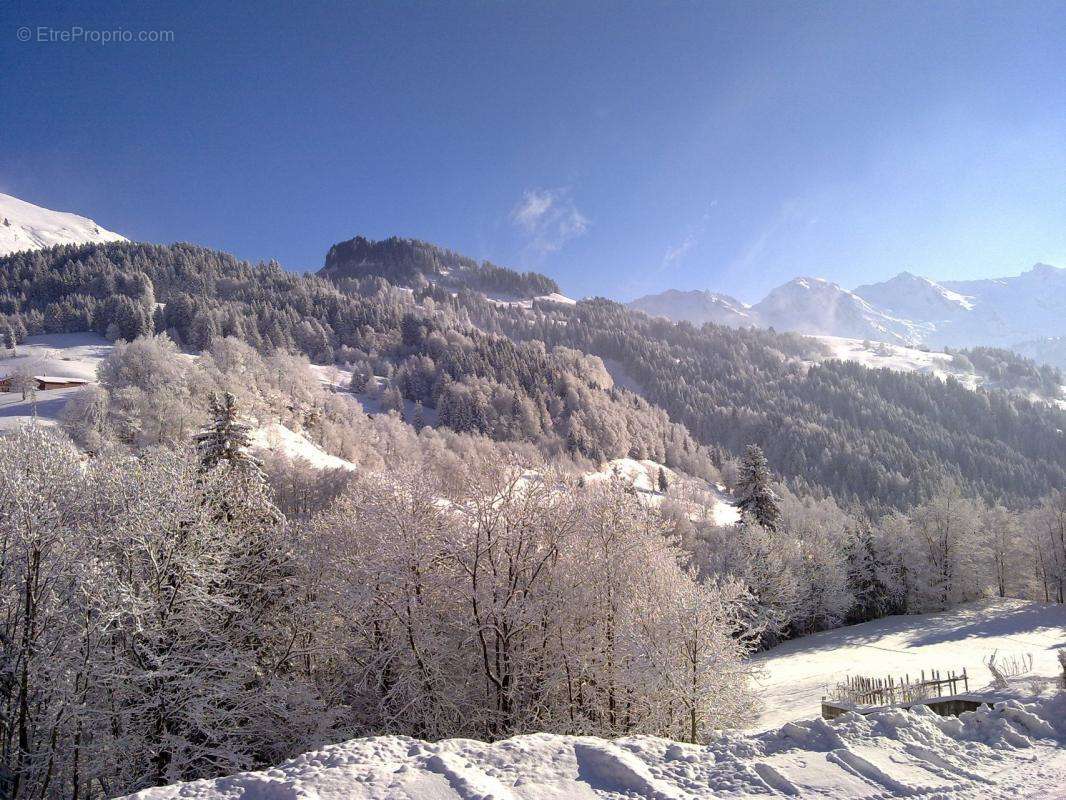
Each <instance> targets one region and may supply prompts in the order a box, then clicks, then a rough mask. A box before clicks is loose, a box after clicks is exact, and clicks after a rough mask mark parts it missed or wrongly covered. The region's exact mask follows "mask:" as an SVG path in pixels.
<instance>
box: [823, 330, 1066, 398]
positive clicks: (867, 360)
mask: <svg viewBox="0 0 1066 800" xmlns="http://www.w3.org/2000/svg"><path fill="white" fill-rule="evenodd" d="M811 338H814V339H817V340H818V341H819V342H821V343H822V345H823V346H824V347H825V351H826V354H825V356H824V357H822V358H820V359H817V360H818V361H826V360H831V359H839V360H840V361H854V362H855V363H857V364H862V365H863V366H864V367H869V368H870V369H891V370H896V371H897V372H920V373H922V374H925V375H934V376H936V377H937V378H940V379H941V380H947V379H948V378H949V377H950V378H954V379H955V380H957V381H958V382H959V383H961V384H962V385H963V386H965V387H966V388H967V389H970V390H976V389H978V388H986V389H1000V390H1002V391H1006V392H1008V393H1011V394H1014V395H1015V396H1021V397H1024V398H1025V399H1026V400H1029V401H1031V402H1034V403H1046V404H1047V405H1050V406H1053V407H1055V408H1061V409H1064V410H1066V386H1062V387H1060V389H1059V393H1058V395H1057V396H1050V395H1044V394H1037V393H1034V392H1024V391H1022V390H1020V389H1017V388H1013V389H1012V388H1011V387H1010V386H1008V385H1005V384H1003V383H1002V382H997V381H992V380H989V379H988V377H987V376H986V375H979V374H977V373H975V372H973V371H972V370H967V369H964V368H962V367H960V366H959V364H958V363H956V361H955V359H954V358H953V356H951V355H950V354H949V353H939V352H934V351H931V350H928V349H920V348H917V347H908V346H906V345H898V344H888V343H887V342H875V341H870V340H868V339H866V340H860V339H847V338H844V337H841V336H814V337H811ZM809 363H814V362H809Z"/></svg>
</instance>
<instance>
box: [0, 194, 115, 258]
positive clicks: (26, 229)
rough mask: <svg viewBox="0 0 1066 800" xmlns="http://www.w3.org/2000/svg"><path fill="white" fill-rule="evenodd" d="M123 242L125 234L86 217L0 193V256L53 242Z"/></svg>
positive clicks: (42, 246)
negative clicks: (102, 226)
mask: <svg viewBox="0 0 1066 800" xmlns="http://www.w3.org/2000/svg"><path fill="white" fill-rule="evenodd" d="M125 241H127V239H126V237H125V236H121V235H119V234H117V233H115V232H114V231H109V230H106V229H105V228H101V227H100V226H99V225H97V224H96V223H95V222H93V221H92V220H91V219H87V218H86V217H81V216H78V215H77V214H71V213H69V212H66V211H52V210H51V209H47V208H42V207H41V206H35V205H34V204H33V203H27V202H26V201H25V200H19V199H18V198H17V197H12V196H11V195H9V194H3V193H0V256H6V255H8V254H10V253H17V252H19V251H20V250H40V249H41V248H44V247H52V246H54V245H57V244H85V243H88V242H125Z"/></svg>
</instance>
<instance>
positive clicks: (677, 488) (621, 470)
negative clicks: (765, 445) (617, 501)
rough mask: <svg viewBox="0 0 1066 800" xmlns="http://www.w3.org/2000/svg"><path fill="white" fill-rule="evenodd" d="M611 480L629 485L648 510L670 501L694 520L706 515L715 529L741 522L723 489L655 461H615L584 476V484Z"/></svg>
mask: <svg viewBox="0 0 1066 800" xmlns="http://www.w3.org/2000/svg"><path fill="white" fill-rule="evenodd" d="M660 470H662V471H664V472H665V473H666V478H667V481H668V488H667V492H666V494H663V493H662V492H660V491H659V488H658V486H659V484H658V481H659V471H660ZM612 478H621V479H622V480H624V481H626V482H628V483H630V484H631V485H632V486H633V487H634V488H635V489H636V490H637V496H638V497H639V498H640V499H641V501H642V502H644V503H646V504H647V505H649V506H659V505H661V504H662V502H663V500H665V499H666V498H667V497H669V498H670V499H671V500H673V501H674V502H675V503H677V504H679V505H680V506H681V507H682V508H684V509H685V510H686V512H687V513H688V514H689V515H690V516H691V517H693V518H695V517H702V516H703V515H707V516H708V517H709V518H710V521H711V522H713V523H714V524H715V525H735V524H736V523H737V522H738V521H739V519H740V511H739V509H737V507H736V505H734V500H733V498H732V497H730V496H729V494H728V493H727V492H726V490H725V487H724V486H720V485H712V484H709V483H707V482H706V481H703V480H700V479H699V478H693V477H690V476H687V475H682V474H681V473H679V472H675V471H674V470H672V469H670V468H669V467H666V466H663V465H662V464H659V463H658V462H656V461H648V460H644V461H638V460H637V459H635V458H616V459H614V460H612V461H608V462H607V463H606V464H605V465H604V466H603V468H602V469H600V470H599V471H597V472H590V473H587V474H586V475H585V480H586V481H588V482H589V483H595V482H597V481H607V480H611V479H612Z"/></svg>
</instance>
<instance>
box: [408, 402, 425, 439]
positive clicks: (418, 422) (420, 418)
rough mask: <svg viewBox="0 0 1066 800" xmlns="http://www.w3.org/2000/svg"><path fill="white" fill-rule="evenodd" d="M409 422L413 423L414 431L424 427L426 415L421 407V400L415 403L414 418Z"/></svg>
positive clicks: (419, 430)
mask: <svg viewBox="0 0 1066 800" xmlns="http://www.w3.org/2000/svg"><path fill="white" fill-rule="evenodd" d="M411 424H412V425H414V428H415V433H421V431H422V429H423V428H424V427H426V417H425V412H424V411H423V409H422V401H421V400H419V401H418V402H416V403H415V412H414V419H412V420H411Z"/></svg>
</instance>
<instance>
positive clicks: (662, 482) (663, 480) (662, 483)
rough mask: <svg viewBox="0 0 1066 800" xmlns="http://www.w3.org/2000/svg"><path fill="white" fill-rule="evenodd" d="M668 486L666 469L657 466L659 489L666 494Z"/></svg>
mask: <svg viewBox="0 0 1066 800" xmlns="http://www.w3.org/2000/svg"><path fill="white" fill-rule="evenodd" d="M669 488H670V481H669V480H668V479H667V477H666V469H665V468H663V467H659V491H660V492H661V493H662V494H666V490H667V489H669Z"/></svg>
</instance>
